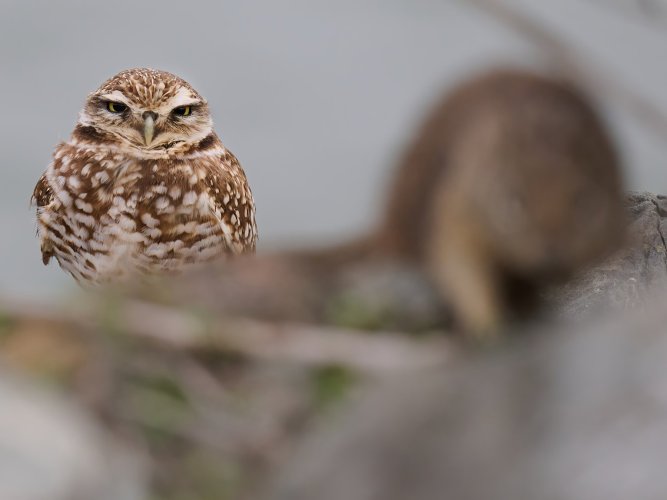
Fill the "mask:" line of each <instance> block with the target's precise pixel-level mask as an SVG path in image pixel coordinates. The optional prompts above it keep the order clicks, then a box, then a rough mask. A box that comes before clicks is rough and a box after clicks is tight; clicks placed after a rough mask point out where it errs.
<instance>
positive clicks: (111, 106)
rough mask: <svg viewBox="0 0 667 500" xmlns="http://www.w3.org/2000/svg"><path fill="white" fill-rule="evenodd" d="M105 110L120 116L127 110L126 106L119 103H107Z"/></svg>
mask: <svg viewBox="0 0 667 500" xmlns="http://www.w3.org/2000/svg"><path fill="white" fill-rule="evenodd" d="M107 109H108V110H109V111H111V112H112V113H116V114H120V113H122V112H123V111H125V110H126V109H127V106H126V105H125V104H123V103H120V102H113V101H107Z"/></svg>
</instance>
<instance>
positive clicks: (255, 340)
mask: <svg viewBox="0 0 667 500" xmlns="http://www.w3.org/2000/svg"><path fill="white" fill-rule="evenodd" d="M4 304H5V312H4V313H3V314H5V316H6V317H7V318H9V320H10V321H34V320H35V319H40V320H46V321H49V322H54V323H59V324H61V325H67V326H70V327H72V328H73V329H81V328H82V327H83V328H86V329H100V328H102V329H103V328H105V321H107V320H106V319H105V318H108V317H109V314H112V315H113V322H114V324H113V327H114V329H117V330H120V331H122V332H123V333H125V334H127V335H129V336H133V337H138V338H142V339H145V340H149V341H153V342H158V343H160V344H162V345H163V346H166V347H169V348H173V349H178V350H196V351H202V350H208V351H211V350H217V351H221V352H229V353H234V354H239V355H242V356H245V357H248V358H251V359H257V360H263V361H273V362H290V363H296V364H299V365H315V366H316V365H339V366H342V367H345V368H348V369H352V370H357V371H361V372H371V373H373V372H386V371H401V370H415V369H422V368H428V367H433V366H438V365H442V364H444V363H445V362H446V360H447V359H448V357H449V354H450V352H451V348H450V346H449V345H448V344H447V342H446V340H445V339H443V338H441V337H440V338H438V339H422V340H416V339H414V338H409V337H406V336H405V335H402V334H399V333H392V332H373V333H372V334H369V333H368V332H362V331H356V330H352V329H345V328H338V327H331V326H324V325H307V324H298V323H287V322H268V321H261V320H257V319H249V318H231V317H228V318H219V319H218V318H214V317H213V316H208V315H201V314H197V313H194V312H187V311H182V310H178V309H174V308H170V307H165V306H160V305H156V304H149V303H147V302H140V301H123V302H121V303H114V304H113V305H112V306H111V307H112V309H113V310H112V311H111V310H107V311H104V310H100V307H101V308H102V309H103V308H105V307H108V306H104V304H102V305H100V304H97V305H93V307H89V306H88V305H80V306H76V307H73V308H70V309H69V310H60V309H55V308H49V307H44V306H37V305H36V304H28V303H16V302H7V301H5V302H4ZM106 327H107V328H108V325H106ZM369 354H370V355H369Z"/></svg>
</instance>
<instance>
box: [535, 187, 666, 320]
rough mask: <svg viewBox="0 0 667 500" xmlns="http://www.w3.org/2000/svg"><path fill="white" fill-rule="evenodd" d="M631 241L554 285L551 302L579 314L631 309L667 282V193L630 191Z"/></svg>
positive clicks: (563, 310)
mask: <svg viewBox="0 0 667 500" xmlns="http://www.w3.org/2000/svg"><path fill="white" fill-rule="evenodd" d="M627 213H628V217H629V225H630V227H629V231H628V242H627V245H626V248H625V249H624V250H622V251H621V252H620V253H619V254H618V255H615V256H613V257H611V258H610V259H608V260H607V261H606V262H604V263H602V264H601V265H599V266H597V267H595V268H594V269H592V270H590V271H588V272H586V273H584V274H583V275H582V276H580V277H578V278H577V279H574V280H573V281H572V282H571V283H569V284H567V285H565V286H563V287H560V288H557V289H555V290H552V291H551V292H550V293H549V294H548V302H550V303H551V306H552V307H554V308H555V309H556V310H557V311H558V312H559V313H560V315H562V316H564V317H567V318H572V319H579V318H582V317H585V316H590V315H591V314H593V313H596V314H597V313H600V312H603V311H609V310H614V309H616V310H618V309H620V310H630V309H633V308H637V307H639V306H641V304H642V303H643V302H644V301H645V300H646V299H647V298H648V297H649V296H650V295H651V294H652V293H654V292H656V291H659V289H660V288H664V284H665V282H666V278H667V248H666V247H665V237H664V235H665V234H667V197H665V196H662V195H654V194H651V193H631V194H629V195H628V197H627Z"/></svg>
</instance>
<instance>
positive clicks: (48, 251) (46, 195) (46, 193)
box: [30, 173, 55, 265]
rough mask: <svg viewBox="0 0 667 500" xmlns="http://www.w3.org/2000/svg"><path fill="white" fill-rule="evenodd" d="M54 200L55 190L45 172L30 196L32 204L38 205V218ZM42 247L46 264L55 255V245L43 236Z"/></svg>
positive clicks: (43, 260)
mask: <svg viewBox="0 0 667 500" xmlns="http://www.w3.org/2000/svg"><path fill="white" fill-rule="evenodd" d="M54 200H55V195H54V193H53V190H52V189H51V186H50V185H49V182H48V180H47V179H46V173H44V174H42V176H41V177H40V178H39V180H38V181H37V185H36V186H35V189H34V191H33V192H32V197H31V198H30V202H31V204H35V205H36V206H37V217H38V218H39V214H40V213H41V212H42V211H44V210H46V209H48V207H49V206H50V205H51V204H52V203H53V202H54ZM38 232H39V230H38ZM40 236H41V235H40ZM40 249H41V251H42V262H43V263H44V265H46V264H48V263H49V260H51V257H53V255H54V252H53V246H52V244H51V242H50V240H49V239H48V238H44V237H42V238H41V243H40Z"/></svg>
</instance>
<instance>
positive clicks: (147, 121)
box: [144, 113, 155, 146]
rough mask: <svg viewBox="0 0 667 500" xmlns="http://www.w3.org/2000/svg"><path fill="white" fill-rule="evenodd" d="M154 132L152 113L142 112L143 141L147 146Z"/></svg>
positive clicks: (151, 140)
mask: <svg viewBox="0 0 667 500" xmlns="http://www.w3.org/2000/svg"><path fill="white" fill-rule="evenodd" d="M154 134H155V118H154V117H153V114H152V113H144V142H145V143H146V146H149V145H150V143H151V142H153V135H154Z"/></svg>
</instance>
